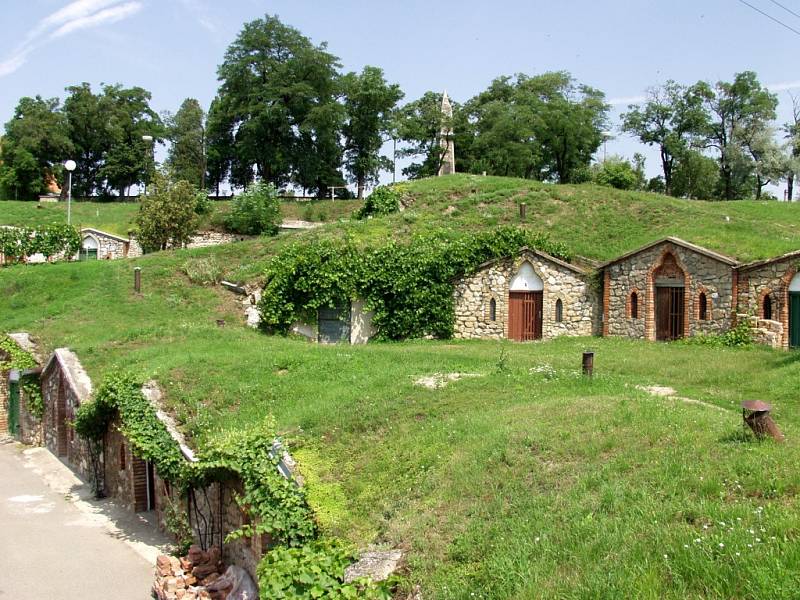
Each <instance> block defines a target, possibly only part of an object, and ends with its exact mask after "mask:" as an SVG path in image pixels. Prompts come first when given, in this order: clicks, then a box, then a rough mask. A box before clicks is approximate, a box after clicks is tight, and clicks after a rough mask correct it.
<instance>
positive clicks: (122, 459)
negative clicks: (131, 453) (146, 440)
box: [119, 444, 125, 471]
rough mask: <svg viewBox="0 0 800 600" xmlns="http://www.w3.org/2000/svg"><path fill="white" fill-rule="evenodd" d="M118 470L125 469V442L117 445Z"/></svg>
mask: <svg viewBox="0 0 800 600" xmlns="http://www.w3.org/2000/svg"><path fill="white" fill-rule="evenodd" d="M119 470H120V471H124V470H125V444H120V445H119Z"/></svg>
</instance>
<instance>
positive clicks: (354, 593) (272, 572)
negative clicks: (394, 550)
mask: <svg viewBox="0 0 800 600" xmlns="http://www.w3.org/2000/svg"><path fill="white" fill-rule="evenodd" d="M354 558H355V556H354V554H353V552H352V551H351V550H350V549H349V548H348V547H347V546H346V545H345V544H344V543H343V542H342V541H341V540H338V539H335V538H323V539H318V540H314V541H313V542H310V543H308V544H306V545H305V546H303V547H300V548H275V549H274V550H272V551H270V552H269V553H268V554H267V555H266V556H265V557H264V559H263V560H262V561H261V563H260V564H259V565H258V582H259V591H260V593H261V597H262V598H276V599H291V600H299V599H301V598H330V599H332V600H340V599H341V600H344V599H349V598H367V599H374V600H378V599H382V600H383V599H385V600H388V599H389V598H391V593H390V592H389V590H388V585H386V584H375V583H372V582H370V581H369V580H367V579H359V580H356V581H352V582H350V583H344V571H345V569H346V568H347V567H348V565H350V564H351V563H352V562H353V560H354Z"/></svg>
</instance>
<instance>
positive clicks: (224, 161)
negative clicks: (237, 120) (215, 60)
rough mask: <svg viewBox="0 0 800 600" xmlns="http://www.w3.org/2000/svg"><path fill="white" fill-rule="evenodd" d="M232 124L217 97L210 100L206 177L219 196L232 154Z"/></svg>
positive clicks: (207, 120)
mask: <svg viewBox="0 0 800 600" xmlns="http://www.w3.org/2000/svg"><path fill="white" fill-rule="evenodd" d="M233 141H234V140H233V125H232V123H231V122H230V121H229V120H228V117H227V112H226V111H225V109H224V108H223V107H221V101H220V99H219V98H215V99H214V100H213V101H212V102H211V106H210V107H209V109H208V118H207V119H206V140H205V154H206V178H207V180H208V184H209V186H210V187H211V188H213V189H214V191H215V193H216V195H217V196H219V186H220V185H221V184H222V182H223V181H225V179H226V178H227V177H228V175H229V173H230V171H231V163H232V161H233V155H234V144H233Z"/></svg>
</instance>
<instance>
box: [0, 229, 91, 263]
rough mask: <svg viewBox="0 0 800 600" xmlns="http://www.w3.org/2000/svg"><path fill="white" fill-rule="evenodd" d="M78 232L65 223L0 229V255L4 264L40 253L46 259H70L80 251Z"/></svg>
mask: <svg viewBox="0 0 800 600" xmlns="http://www.w3.org/2000/svg"><path fill="white" fill-rule="evenodd" d="M80 247H81V236H80V233H79V232H78V230H77V229H76V228H75V227H72V226H71V225H67V224H65V223H52V224H50V225H40V226H39V227H0V254H3V255H4V256H5V260H6V262H12V263H13V262H21V261H22V260H24V259H25V257H27V256H31V255H33V254H38V253H41V254H43V255H44V256H45V257H47V258H51V257H54V256H57V255H59V254H63V255H64V256H66V257H72V256H73V255H75V253H77V252H78V250H80Z"/></svg>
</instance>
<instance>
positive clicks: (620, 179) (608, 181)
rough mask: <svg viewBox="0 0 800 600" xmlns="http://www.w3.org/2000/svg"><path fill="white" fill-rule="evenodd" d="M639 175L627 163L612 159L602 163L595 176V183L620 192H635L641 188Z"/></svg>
mask: <svg viewBox="0 0 800 600" xmlns="http://www.w3.org/2000/svg"><path fill="white" fill-rule="evenodd" d="M639 179H640V177H639V174H638V173H637V172H636V169H634V167H633V166H632V165H631V164H630V163H629V162H628V161H627V160H623V159H620V158H616V157H611V158H609V159H608V160H606V161H604V162H602V163H601V164H600V165H599V167H598V168H597V171H596V172H595V174H594V182H595V183H597V184H598V185H605V186H609V187H613V188H617V189H618V190H633V189H636V188H638V187H639Z"/></svg>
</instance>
